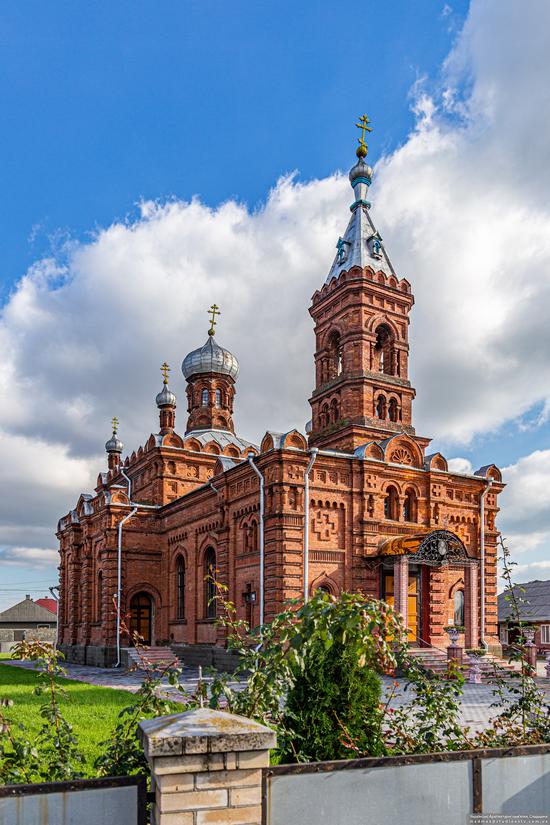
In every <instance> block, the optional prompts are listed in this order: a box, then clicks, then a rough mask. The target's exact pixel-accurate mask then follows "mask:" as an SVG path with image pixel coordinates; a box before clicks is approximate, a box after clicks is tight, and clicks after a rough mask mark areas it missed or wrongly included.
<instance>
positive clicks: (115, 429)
mask: <svg viewBox="0 0 550 825" xmlns="http://www.w3.org/2000/svg"><path fill="white" fill-rule="evenodd" d="M111 424H112V425H113V435H116V434H117V432H118V418H117V417H116V415H115V417H114V418H113V420H112V421H111Z"/></svg>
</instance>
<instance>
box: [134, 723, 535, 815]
mask: <svg viewBox="0 0 550 825" xmlns="http://www.w3.org/2000/svg"><path fill="white" fill-rule="evenodd" d="M140 728H141V737H142V741H143V746H144V749H145V753H146V756H147V759H148V762H149V765H150V768H151V776H152V786H153V789H154V795H155V804H154V808H153V813H152V817H151V825H319V823H324V822H326V823H330V825H366V824H367V823H376V825H395V823H401V822H407V823H409V825H416V823H418V825H440V823H445V825H464V823H466V822H468V821H469V816H470V815H474V814H481V813H488V814H510V815H519V814H523V815H525V814H531V815H533V814H535V815H541V816H542V817H545V815H546V814H547V813H548V812H549V811H550V744H549V745H533V746H526V747H522V748H507V749H502V750H485V751H481V750H480V751H463V752H452V753H441V754H418V755H412V756H398V757H381V758H366V759H351V760H349V761H339V762H319V763H312V764H301V765H278V766H275V767H270V766H269V751H270V748H273V747H274V746H275V744H276V740H275V734H274V732H273V731H272V730H270V729H269V728H266V727H264V726H263V725H259V724H257V723H256V722H252V721H250V720H249V719H245V718H243V717H240V716H233V715H230V714H227V713H222V712H220V711H213V710H208V709H206V708H205V709H201V710H194V711H188V712H187V713H182V714H177V715H174V716H167V717H162V718H158V719H151V720H148V721H145V722H142V723H141V724H140ZM537 821H539V820H537ZM540 821H541V825H542V822H543V821H544V823H545V825H546V819H542V820H540ZM548 825H550V819H548Z"/></svg>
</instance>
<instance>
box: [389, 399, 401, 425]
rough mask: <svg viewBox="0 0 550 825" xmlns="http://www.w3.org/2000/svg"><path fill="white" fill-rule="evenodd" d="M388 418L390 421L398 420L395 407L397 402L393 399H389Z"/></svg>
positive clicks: (397, 412)
mask: <svg viewBox="0 0 550 825" xmlns="http://www.w3.org/2000/svg"><path fill="white" fill-rule="evenodd" d="M388 417H389V419H390V421H398V420H399V410H398V407H397V401H396V399H395V398H390V403H389V404H388Z"/></svg>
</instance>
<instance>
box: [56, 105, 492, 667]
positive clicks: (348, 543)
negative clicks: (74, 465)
mask: <svg viewBox="0 0 550 825" xmlns="http://www.w3.org/2000/svg"><path fill="white" fill-rule="evenodd" d="M365 124H366V121H365V123H364V125H365ZM363 134H364V132H363ZM359 143H360V145H359V148H358V150H357V156H358V160H357V163H355V165H354V166H353V168H352V169H351V171H350V175H349V178H350V183H351V186H352V189H353V194H354V198H353V203H352V205H351V207H350V210H351V217H350V219H349V223H348V226H347V229H346V230H345V233H344V234H343V235H342V237H340V238H339V239H338V242H337V244H336V248H337V254H336V257H335V260H334V262H333V264H332V267H331V269H330V271H329V274H328V277H327V278H326V281H325V282H324V284H322V285H321V286H320V288H319V289H318V290H317V291H316V292H315V294H314V295H313V298H312V302H311V306H310V309H309V312H310V314H311V317H312V319H313V325H314V335H315V346H314V359H315V387H314V388H313V392H312V393H311V398H310V399H309V401H310V404H311V411H312V419H311V422H310V423H309V424H308V425H307V427H306V430H307V433H306V434H303V433H302V432H300V431H299V430H297V429H296V430H291V431H290V432H286V433H280V432H272V431H269V430H268V431H267V432H266V433H265V435H264V437H263V439H262V442H261V444H260V445H255V444H252V443H250V442H248V441H246V440H245V439H244V438H241V437H240V436H239V435H237V434H236V432H235V426H234V423H233V408H234V402H235V395H236V390H237V379H238V374H239V364H238V361H237V358H236V357H235V355H233V354H232V353H231V352H230V351H229V350H228V349H225V348H224V347H222V346H221V345H220V344H218V342H217V341H216V340H215V337H214V326H215V318H216V314H217V310H218V308H217V307H216V306H214V307H213V310H212V319H213V320H212V324H211V327H210V329H209V331H208V337H207V340H206V343H205V344H204V345H203V346H201V347H199V348H198V349H195V350H193V351H192V352H190V353H189V354H188V355H187V356H186V357H185V358H184V360H183V364H182V371H183V376H184V378H185V381H186V383H187V387H186V397H187V413H188V415H187V421H186V423H185V430H184V432H183V433H182V432H181V430H179V431H178V428H177V427H176V396H175V394H174V393H173V392H172V390H171V389H170V388H169V386H168V378H167V374H168V370H167V367H166V366H165V367H164V385H163V387H162V390H161V392H159V394H158V395H157V397H156V403H157V406H158V409H159V418H160V421H159V428H158V431H157V432H155V433H153V434H152V435H150V436H149V437H148V438H147V439H146V441H145V443H144V444H143V446H140V447H139V448H138V449H137V450H135V451H133V452H132V453H131V454H130V455H128V456H127V457H126V458H124V460H123V459H122V452H123V445H122V443H121V441H120V440H119V438H118V435H117V428H116V420H115V426H114V432H113V436H112V438H111V439H109V441H108V442H107V444H106V450H107V454H108V469H107V470H106V471H103V472H101V473H100V474H99V476H98V479H97V486H96V488H95V491H94V492H93V493H91V494H87V493H82V494H81V495H80V498H79V499H78V501H77V503H76V505H75V508H74V510H71V512H69V513H68V514H67V515H66V516H64V517H63V518H62V519H61V520H60V521H59V525H58V532H57V535H58V538H59V541H60V559H61V563H60V582H61V598H60V609H59V625H60V629H59V637H60V642H61V647H62V649H63V650H64V651H65V653H66V655H67V658H68V659H69V660H71V661H78V662H81V663H88V664H97V665H112V664H116V663H117V662H118V661H119V660H120V657H121V655H122V654H123V650H121V648H123V647H124V646H127V645H128V638H127V637H126V638H125V637H121V636H120V634H117V615H116V611H115V610H114V609H113V597H115V599H118V600H119V603H120V607H121V612H122V613H123V614H124V615H126V616H128V617H129V621H130V623H131V626H132V629H135V630H138V631H139V633H140V634H141V635H142V636H143V637H144V639H145V641H146V642H147V643H148V644H151V645H167V644H169V645H194V646H197V645H202V646H220V647H223V645H224V634H223V631H222V629H220V628H219V627H218V625H217V623H216V610H217V605H216V600H215V598H213V597H214V592H213V586H212V583H211V581H210V579H209V576H208V574H209V573H210V572H213V571H215V575H216V577H217V578H218V580H219V581H220V582H222V583H224V584H225V585H227V587H228V588H229V598H230V599H231V600H232V601H233V602H234V603H235V604H236V606H237V609H238V612H239V615H240V617H241V618H243V619H246V620H247V621H248V622H249V623H250V625H251V626H257V625H258V624H260V623H261V622H262V621H269V620H270V619H271V618H272V617H273V616H274V615H275V614H276V613H277V611H279V610H280V608H281V607H282V605H283V603H284V602H285V600H286V599H289V598H301V599H304V598H308V596H309V595H310V594H311V593H312V592H313V591H314V590H315V589H317V588H322V589H325V590H327V591H329V592H330V593H333V594H335V595H337V594H338V593H340V592H342V591H343V590H348V591H349V590H353V591H361V592H363V593H365V594H368V595H370V596H375V597H377V598H383V599H386V600H387V601H389V602H391V603H393V604H394V605H395V607H396V609H397V610H398V611H399V612H400V613H401V614H402V616H403V618H404V621H405V623H406V624H407V625H408V628H409V638H410V641H411V643H412V644H413V645H420V646H427V645H430V644H432V645H438V646H444V645H445V644H446V634H445V632H444V630H443V628H444V627H445V626H446V625H448V624H452V623H456V624H460V625H464V626H465V638H464V643H465V644H466V645H467V646H477V645H478V644H488V645H489V646H490V647H491V648H494V649H499V648H500V645H499V641H498V634H497V596H496V540H497V535H498V533H497V531H496V529H495V517H496V514H497V512H498V507H497V495H498V494H499V493H500V491H501V490H502V488H503V485H502V483H501V474H500V472H499V470H498V469H497V467H495V466H494V465H490V466H486V467H482V468H481V469H480V470H478V471H477V472H476V473H475V474H474V475H465V474H459V473H453V472H450V471H449V469H448V466H447V461H446V460H445V458H444V457H443V455H441V454H440V453H432V454H430V453H427V449H428V446H429V443H430V439H428V438H424V437H422V436H419V435H417V434H416V432H415V429H414V427H413V420H412V402H413V399H414V396H415V390H414V389H413V387H412V386H411V384H410V381H409V378H408V360H409V345H408V327H409V312H410V310H411V308H412V306H413V303H414V299H413V295H412V292H411V285H410V284H409V282H408V281H407V280H405V279H404V278H400V277H399V276H398V275H397V274H396V272H395V270H394V268H393V266H392V264H391V262H390V259H389V257H388V253H387V251H386V248H385V246H384V244H383V242H382V238H381V236H380V234H379V232H378V231H377V230H376V228H375V226H374V224H373V221H372V218H371V215H370V203H369V202H368V199H367V198H368V189H369V186H370V183H371V179H372V169H371V167H370V166H368V165H367V163H366V161H365V157H366V153H367V150H366V145H365V143H364V141H363V139H361V140H360V142H359ZM182 429H183V428H182ZM117 642H118V643H117Z"/></svg>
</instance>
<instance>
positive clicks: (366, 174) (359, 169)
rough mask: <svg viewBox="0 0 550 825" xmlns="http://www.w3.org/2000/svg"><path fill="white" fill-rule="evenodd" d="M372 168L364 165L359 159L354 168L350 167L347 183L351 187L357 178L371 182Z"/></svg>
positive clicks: (361, 159)
mask: <svg viewBox="0 0 550 825" xmlns="http://www.w3.org/2000/svg"><path fill="white" fill-rule="evenodd" d="M372 175H373V171H372V166H369V165H368V163H365V161H364V160H363V158H359V160H358V161H357V163H356V164H355V166H352V167H351V169H350V172H349V182H350V183H351V185H352V186H353V184H354V182H355V181H356V180H357V178H367V180H369V181H371V180H372Z"/></svg>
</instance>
